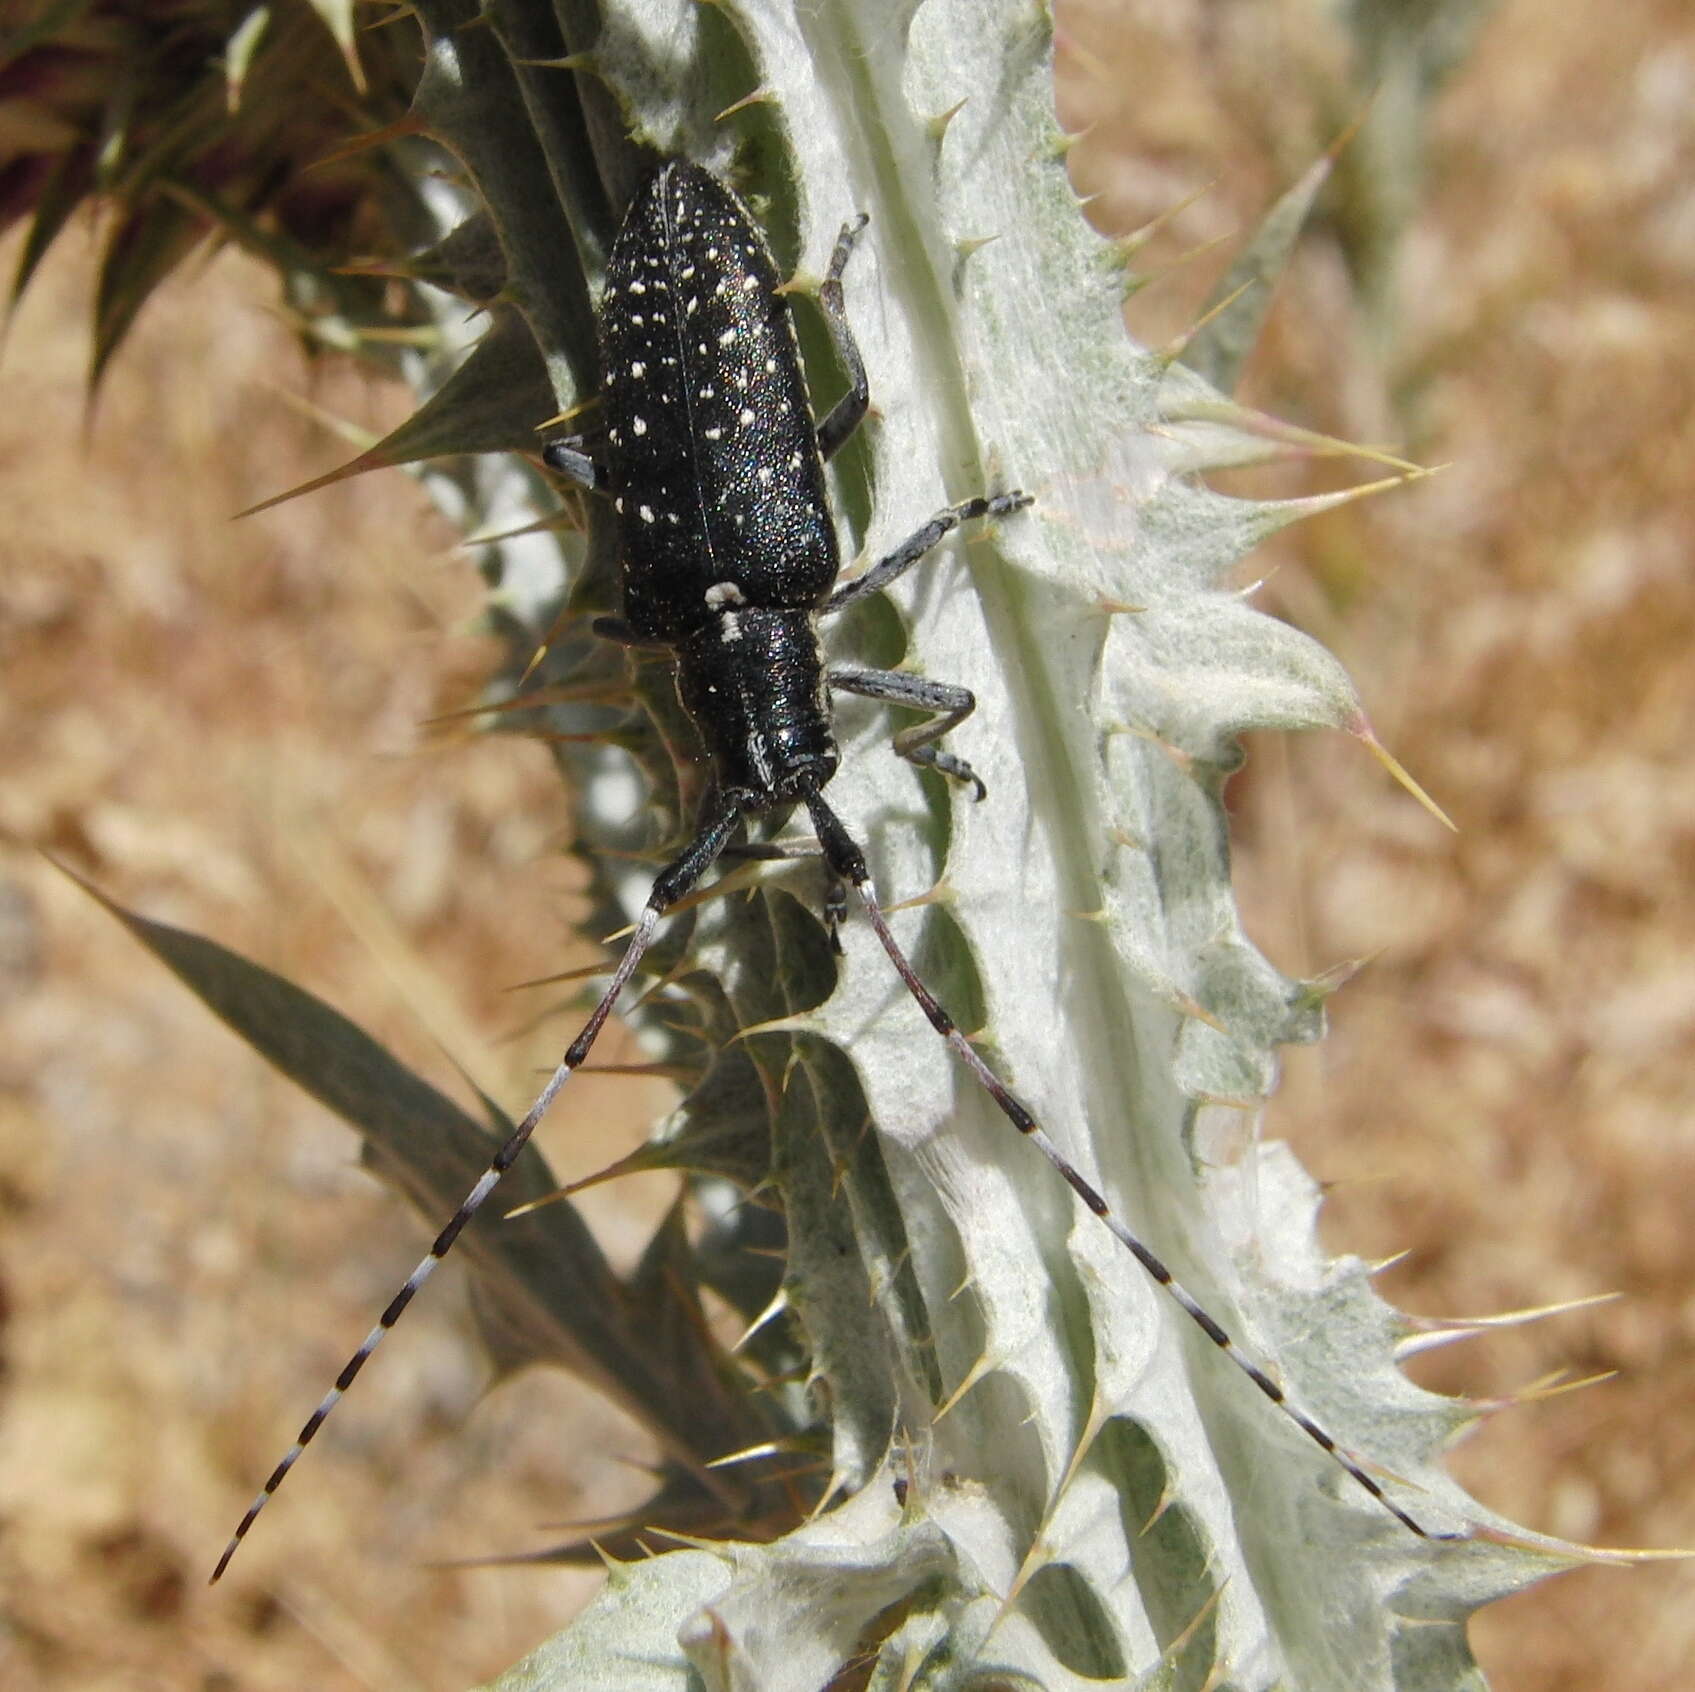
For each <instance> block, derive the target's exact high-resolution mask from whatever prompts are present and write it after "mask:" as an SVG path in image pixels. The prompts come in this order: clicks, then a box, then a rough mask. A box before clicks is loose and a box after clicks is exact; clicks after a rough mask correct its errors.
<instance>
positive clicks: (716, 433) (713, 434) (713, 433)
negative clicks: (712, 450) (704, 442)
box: [701, 429, 724, 441]
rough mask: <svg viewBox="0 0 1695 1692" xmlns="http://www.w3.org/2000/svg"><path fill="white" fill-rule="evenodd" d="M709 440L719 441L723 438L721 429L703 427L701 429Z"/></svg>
mask: <svg viewBox="0 0 1695 1692" xmlns="http://www.w3.org/2000/svg"><path fill="white" fill-rule="evenodd" d="M701 432H702V433H703V434H704V435H705V436H706V438H707V439H708V440H709V441H721V440H723V438H724V431H723V430H722V429H704V430H702V431H701Z"/></svg>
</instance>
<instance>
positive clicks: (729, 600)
mask: <svg viewBox="0 0 1695 1692" xmlns="http://www.w3.org/2000/svg"><path fill="white" fill-rule="evenodd" d="M745 604H747V597H746V595H744V594H743V592H742V590H741V589H740V588H739V587H737V586H736V584H735V583H734V582H714V583H713V584H712V586H711V587H709V588H708V589H707V590H706V606H707V609H708V610H709V611H722V610H723V608H724V607H725V606H726V605H745Z"/></svg>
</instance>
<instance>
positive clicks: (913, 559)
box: [823, 489, 1035, 616]
mask: <svg viewBox="0 0 1695 1692" xmlns="http://www.w3.org/2000/svg"><path fill="white" fill-rule="evenodd" d="M1034 503H1035V501H1034V498H1033V496H1032V495H1030V494H1027V493H1021V492H1019V491H1018V490H1017V489H1014V490H1013V491H1012V492H1011V493H1003V494H979V495H978V496H977V498H975V499H962V500H961V501H960V502H959V504H958V505H948V506H944V507H943V508H942V509H941V510H940V511H938V512H937V513H936V515H935V516H934V517H932V518H931V519H930V521H929V522H928V523H926V524H925V525H924V527H923V528H922V529H919V530H918V531H917V532H916V533H915V534H911V535H908V536H907V538H906V539H905V540H903V541H902V542H901V543H900V545H899V546H897V547H896V548H895V549H894V551H893V552H891V553H890V554H889V555H888V556H887V557H886V558H880V559H879V560H878V561H877V562H876V563H875V564H873V565H872V566H871V568H870V569H869V570H867V571H866V572H865V574H864V575H863V576H855V577H854V579H853V580H852V581H851V582H844V583H843V584H842V585H841V586H840V587H839V588H837V589H836V591H835V592H834V593H832V594H831V595H830V597H829V598H828V599H826V600H825V601H824V611H823V615H825V616H829V614H830V613H831V612H832V611H840V610H841V609H842V608H843V607H844V606H848V605H852V604H854V603H855V602H856V601H857V600H861V599H864V598H865V597H866V596H867V595H868V594H873V593H881V592H882V591H883V589H884V588H886V587H888V586H889V585H890V584H891V583H892V582H895V581H898V580H899V578H900V577H902V576H904V575H905V574H906V573H907V571H908V570H910V569H911V568H912V566H913V565H914V564H916V563H917V562H918V561H919V559H921V558H922V557H923V556H924V555H925V553H927V552H930V551H932V550H933V549H934V548H935V547H937V546H939V545H940V544H941V542H942V541H943V540H944V539H946V537H947V536H948V535H950V534H952V533H953V531H954V530H955V529H957V528H958V527H959V525H960V524H961V523H969V522H970V521H971V520H972V518H974V517H1005V516H1007V515H1008V514H1009V513H1011V512H1014V511H1022V510H1023V509H1024V507H1025V506H1027V505H1032V504H1034Z"/></svg>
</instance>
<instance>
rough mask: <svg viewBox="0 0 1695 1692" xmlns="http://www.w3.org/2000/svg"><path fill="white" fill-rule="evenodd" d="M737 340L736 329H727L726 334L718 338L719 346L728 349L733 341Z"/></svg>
mask: <svg viewBox="0 0 1695 1692" xmlns="http://www.w3.org/2000/svg"><path fill="white" fill-rule="evenodd" d="M735 338H736V331H735V330H734V329H726V330H725V331H724V333H723V334H722V335H720V336H719V337H718V345H719V346H721V347H727V346H729V344H730V343H731V342H732V341H733V340H735Z"/></svg>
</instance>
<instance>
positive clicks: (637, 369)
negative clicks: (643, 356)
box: [630, 358, 647, 382]
mask: <svg viewBox="0 0 1695 1692" xmlns="http://www.w3.org/2000/svg"><path fill="white" fill-rule="evenodd" d="M646 374H647V366H646V365H645V364H643V363H642V361H641V360H640V359H639V358H638V359H637V360H636V362H635V363H634V364H632V365H631V366H630V380H631V381H632V382H639V381H640V380H641V379H642V377H644V376H645V375H646Z"/></svg>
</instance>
